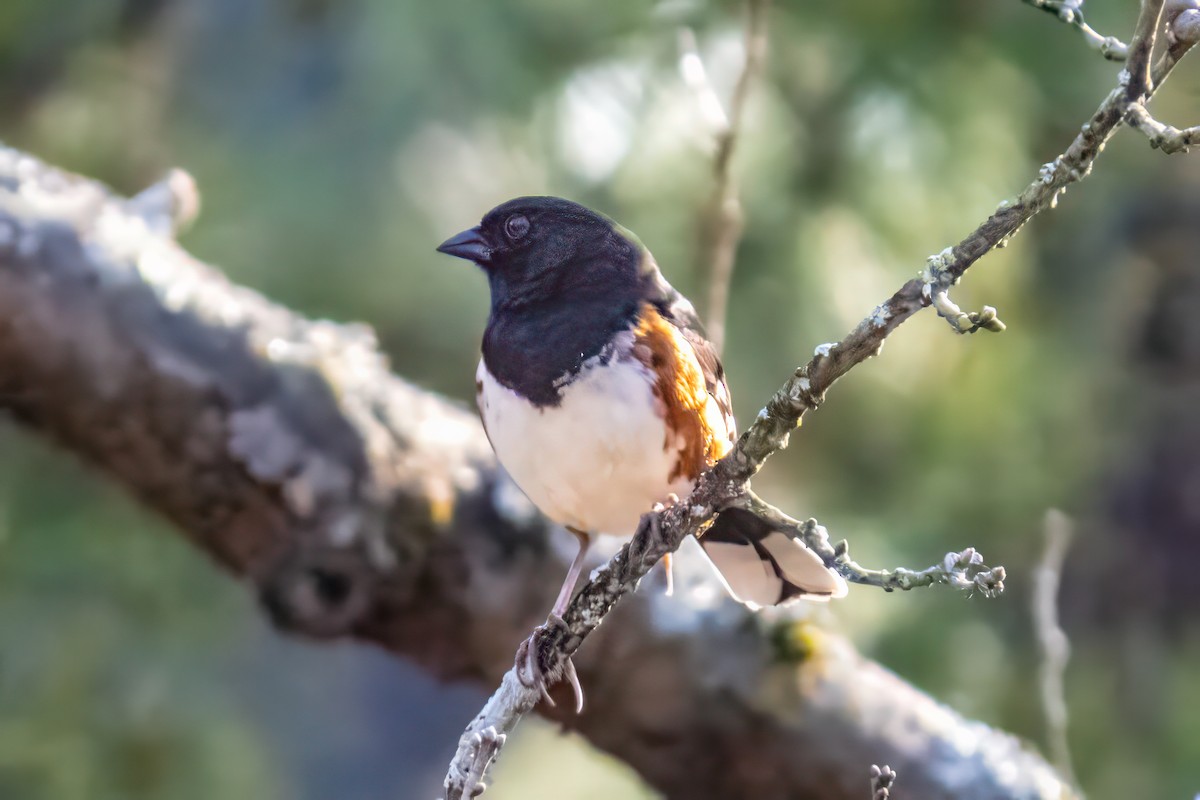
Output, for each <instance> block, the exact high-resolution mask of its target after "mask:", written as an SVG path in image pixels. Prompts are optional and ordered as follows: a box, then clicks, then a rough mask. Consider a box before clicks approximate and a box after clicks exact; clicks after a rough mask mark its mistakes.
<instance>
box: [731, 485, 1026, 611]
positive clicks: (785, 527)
mask: <svg viewBox="0 0 1200 800" xmlns="http://www.w3.org/2000/svg"><path fill="white" fill-rule="evenodd" d="M738 505H740V506H741V507H742V508H745V509H747V510H750V511H753V512H754V513H755V514H756V515H757V516H758V517H759V518H760V519H762V520H764V521H765V522H767V523H768V524H770V525H772V526H774V527H775V528H776V529H778V530H781V531H785V532H786V533H788V534H789V535H791V536H794V537H796V538H798V539H800V540H801V541H802V542H804V544H805V545H806V546H807V547H808V549H810V550H812V551H813V552H814V553H816V554H817V555H819V556H820V557H821V558H822V559H824V561H825V565H826V566H827V567H829V568H830V569H834V570H837V571H838V572H839V573H840V574H841V575H842V577H844V578H845V579H846V580H848V581H850V582H851V583H857V584H860V585H862V586H875V587H877V588H879V589H883V590H884V591H885V592H891V591H895V590H897V589H899V590H901V591H905V592H907V591H909V590H911V589H919V588H923V587H926V586H934V585H937V584H944V585H947V586H950V587H952V588H955V589H959V590H962V591H965V592H969V593H973V592H979V593H980V594H982V595H983V596H984V597H994V596H995V595H998V594H1000V593H1001V592H1003V591H1004V579H1005V577H1006V575H1005V572H1004V567H989V566H987V565H986V564H984V563H983V556H982V555H981V554H980V553H979V552H977V551H976V550H975V548H973V547H968V548H967V549H966V550H963V551H962V552H959V553H947V554H946V555H945V557H944V558H943V559H942V561H941V563H939V564H934V565H933V566H931V567H927V568H925V569H922V570H912V569H906V568H904V567H897V568H896V569H867V568H866V567H863V566H861V565H859V564H858V563H857V562H855V561H854V560H853V559H851V558H850V546H849V544H848V543H847V542H846V541H845V540H842V541H840V542H838V543H837V544H836V545H835V544H831V543H830V541H829V532H828V531H826V530H825V527H824V526H823V525H820V524H818V523H817V521H816V520H815V519H809V520H806V521H804V522H800V521H798V520H795V519H792V518H791V517H789V516H788V515H787V514H785V513H783V512H782V511H780V510H779V509H778V508H775V507H774V506H772V505H770V504H769V503H766V502H764V501H763V500H762V499H761V498H759V497H758V496H757V495H755V494H754V493H753V492H748V493H747V495H746V497H744V498H742V499H741V500H740V501H739V502H738Z"/></svg>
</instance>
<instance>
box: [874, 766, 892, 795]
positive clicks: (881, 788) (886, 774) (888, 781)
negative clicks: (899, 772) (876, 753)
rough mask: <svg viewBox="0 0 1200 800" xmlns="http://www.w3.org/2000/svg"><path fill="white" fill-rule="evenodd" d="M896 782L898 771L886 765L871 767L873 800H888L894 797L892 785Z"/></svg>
mask: <svg viewBox="0 0 1200 800" xmlns="http://www.w3.org/2000/svg"><path fill="white" fill-rule="evenodd" d="M895 782H896V771H895V770H894V769H892V768H891V767H889V766H888V765H887V764H884V765H883V766H882V767H879V766H877V765H875V764H872V765H871V800H888V798H889V797H891V795H892V784H894V783H895Z"/></svg>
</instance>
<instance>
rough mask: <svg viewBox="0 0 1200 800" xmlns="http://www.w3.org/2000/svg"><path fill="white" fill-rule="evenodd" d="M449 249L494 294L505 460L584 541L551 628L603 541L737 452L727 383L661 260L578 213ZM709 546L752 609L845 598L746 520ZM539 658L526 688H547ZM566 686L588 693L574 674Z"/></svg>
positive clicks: (553, 207) (547, 510) (525, 206)
mask: <svg viewBox="0 0 1200 800" xmlns="http://www.w3.org/2000/svg"><path fill="white" fill-rule="evenodd" d="M438 250H439V251H441V252H443V253H447V254H449V255H452V256H458V257H459V258H464V259H468V260H470V261H474V262H475V263H476V264H478V265H479V266H480V267H482V268H483V271H484V273H486V275H487V277H488V284H489V286H490V287H491V296H492V303H491V314H490V316H489V317H488V324H487V329H486V331H485V333H484V335H483V358H482V359H481V360H480V362H479V368H478V371H477V372H476V377H475V388H476V399H477V401H478V403H479V411H480V415H481V417H482V418H483V425H484V428H485V430H486V431H487V435H488V439H489V440H490V441H491V443H492V447H493V449H494V450H495V451H496V456H497V457H498V458H499V459H500V463H501V464H502V465H503V466H504V468H505V470H507V471H508V473H509V475H511V476H512V478H513V480H514V481H515V482H516V484H517V485H518V486H519V487H520V488H521V490H522V491H524V492H525V494H526V495H528V496H529V499H530V500H532V501H533V503H534V504H535V505H536V506H537V507H538V508H539V509H541V511H542V513H544V514H545V515H546V516H547V517H549V518H550V519H552V520H554V521H555V522H558V523H560V524H561V525H564V526H565V527H566V528H567V530H569V531H571V532H572V533H573V534H575V536H576V537H577V538H578V540H579V552H578V555H576V557H575V560H574V562H573V563H572V564H571V568H570V570H569V571H568V572H567V577H566V580H565V581H564V582H563V586H562V590H561V591H560V592H559V595H558V600H557V602H555V604H554V609H553V610H552V611H551V612H550V619H551V620H552V621H553V620H556V619H557V618H558V617H560V616H561V614H562V613H563V612H564V611H565V610H566V607H567V604H568V603H569V601H570V599H571V596H572V593H573V590H574V588H575V583H576V581H577V580H578V577H579V572H580V570H581V568H582V566H583V561H584V556H585V555H586V554H587V550H588V545H589V543H590V542H591V538H592V536H593V535H596V534H601V533H605V534H613V535H617V536H623V537H629V536H631V535H632V534H633V533H634V531H635V530H636V529H637V526H638V521H639V519H640V517H641V516H642V515H643V514H645V513H646V512H648V511H650V510H651V508H652V507H653V506H654V505H655V504H657V503H664V502H668V501H669V500H670V499H671V498H672V496H676V497H686V496H687V494H688V493H689V492H690V491H691V489H692V485H693V483H694V482H695V480H696V478H697V476H698V475H699V474H700V473H701V472H702V471H703V470H704V469H706V468H708V467H709V466H711V465H712V464H713V463H714V462H715V461H716V460H717V459H719V458H721V456H723V455H725V453H726V452H728V451H729V449H730V447H732V444H733V442H734V439H735V430H734V419H733V412H732V408H731V405H730V399H729V389H728V387H727V386H726V385H725V371H724V369H723V368H722V367H721V362H720V360H719V359H718V358H717V354H716V352H715V351H714V349H713V347H712V345H711V344H710V343H709V342H708V340H707V339H705V338H704V332H703V329H702V328H701V325H700V321H699V319H698V318H697V316H696V312H695V310H694V309H693V308H692V304H691V303H689V302H688V300H687V298H685V297H684V296H683V295H681V294H680V293H679V292H677V291H675V289H674V288H672V287H671V285H670V284H669V283H667V281H666V279H665V278H663V276H662V273H661V272H660V271H659V269H658V265H657V264H656V263H655V261H654V257H653V256H652V255H650V251H649V250H647V249H646V247H645V246H644V245H643V244H642V243H641V242H640V241H639V240H638V239H637V237H636V236H634V235H633V234H632V233H630V232H629V231H627V230H626V229H624V228H622V227H621V226H620V225H618V224H616V223H614V222H613V221H612V220H610V219H608V218H607V217H604V216H603V215H601V214H598V213H596V212H594V211H591V210H590V209H588V208H585V207H584V206H581V205H579V204H578V203H573V202H570V201H569V200H563V199H561V198H557V197H520V198H517V199H515V200H510V201H509V202H507V203H504V204H503V205H500V206H497V207H496V208H494V209H492V210H491V211H489V212H488V213H487V215H486V216H484V218H483V222H482V223H480V224H479V225H478V226H477V227H474V228H471V229H470V230H466V231H463V232H462V233H460V234H458V235H457V236H454V237H452V238H450V239H448V240H446V241H445V242H443V243H442V245H441V246H440V247H438ZM700 544H701V546H702V547H703V549H704V552H705V553H706V554H707V555H708V558H709V559H710V560H711V561H712V563H713V566H714V567H715V568H716V571H717V574H718V576H720V578H721V581H722V583H723V584H724V585H725V588H726V589H728V590H729V593H730V594H732V595H733V596H734V597H735V598H736V599H738V600H740V601H741V602H743V603H745V604H746V605H748V606H751V607H759V606H766V605H777V604H779V603H785V602H787V601H789V600H792V599H794V598H798V597H808V598H811V599H822V600H823V599H827V598H830V597H841V596H842V595H844V594H845V593H846V584H845V581H843V580H842V578H841V576H839V575H838V574H837V573H836V572H834V571H832V570H829V569H828V568H826V566H825V564H824V563H823V562H822V561H821V559H820V558H819V557H817V555H816V554H815V553H813V552H812V551H811V550H809V549H808V548H806V547H805V546H804V545H803V544H802V543H801V542H800V541H798V540H796V539H793V538H792V537H790V536H788V535H786V534H784V533H782V532H780V531H778V530H774V529H772V528H771V527H770V526H768V525H766V524H764V523H762V522H761V521H759V520H758V519H757V518H755V517H753V516H751V515H750V514H749V512H746V511H741V510H737V509H731V510H728V511H724V512H722V513H721V514H720V515H719V516H718V517H717V519H716V520H715V521H714V522H713V524H712V526H711V527H709V528H708V529H707V530H706V531H705V532H704V533H703V534H702V536H701V537H700ZM532 649H533V648H532V647H526V651H527V656H528V657H527V661H528V664H526V666H525V669H524V670H522V672H524V673H525V675H523V676H522V680H523V681H526V682H528V681H530V680H532V681H535V682H536V684H537V685H538V686H539V687H541V688H543V689H544V679H543V678H542V676H541V675H540V672H539V669H538V665H537V659H536V657H534V655H533V654H532ZM518 662H520V659H518ZM568 677H569V678H571V680H572V683H573V684H577V680H576V679H575V677H574V670H573V668H569V669H568ZM531 685H532V684H531ZM576 692H577V702H579V701H581V698H582V695H581V694H579V692H578V688H577V686H576Z"/></svg>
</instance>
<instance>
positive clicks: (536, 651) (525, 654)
mask: <svg viewBox="0 0 1200 800" xmlns="http://www.w3.org/2000/svg"><path fill="white" fill-rule="evenodd" d="M553 628H562V629H567V623H566V622H564V621H563V618H562V617H560V616H559V615H558V614H553V613H552V614H550V616H549V617H547V618H546V624H545V625H539V626H537V627H536V628H534V630H533V633H531V634H530V635H529V638H528V639H526V640H525V641H523V642H521V645H520V647H518V648H517V660H516V663H515V664H514V665H513V666H514V668H515V669H516V671H517V680H519V681H520V682H521V685H523V686H525V687H527V688H529V689H537V690H538V691H539V692H541V695H542V697H543V698H545V700H546V702H547V703H549V704H550V705H555V703H554V700H553V699H552V698H551V697H550V693H549V692H548V691H546V689H547V687H548V686H550V685H551V684H552V683H554V682H555V681H558V680H562V679H565V680H567V681H568V682H569V683H570V684H571V690H572V691H573V692H574V694H575V713H576V714H579V713H582V712H583V687H582V686H580V685H579V673H578V672H576V671H575V664H574V662H572V661H571V659H570V657H567V658H566V659H564V660H563V662H562V665H561V666H560V667H558V669H556V670H547V669H546V668H545V667H544V666H543V665H542V654H541V650H540V648H539V646H538V645H539V643H540V642H541V640H542V639H543V635H544V634H546V633H548V632H549V631H550V630H551V629H553Z"/></svg>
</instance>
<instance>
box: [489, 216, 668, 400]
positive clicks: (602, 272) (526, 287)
mask: <svg viewBox="0 0 1200 800" xmlns="http://www.w3.org/2000/svg"><path fill="white" fill-rule="evenodd" d="M605 244H606V245H607V247H602V248H597V250H595V251H592V252H590V253H587V254H583V255H578V254H577V255H576V256H575V257H574V258H572V259H571V261H570V263H567V264H562V265H559V266H558V268H556V269H554V270H553V271H552V272H550V273H547V274H546V275H545V276H544V277H546V278H547V280H546V281H544V282H543V281H529V280H528V279H525V280H522V281H520V282H518V283H510V282H509V281H507V280H506V278H505V276H504V275H492V276H489V277H490V278H491V280H490V283H491V290H492V310H491V315H490V316H489V318H488V326H487V330H486V331H485V332H484V335H483V360H484V363H485V364H486V365H487V368H488V370H489V371H490V372H491V373H492V375H493V376H494V377H495V378H496V380H498V381H499V382H500V383H501V384H502V385H504V386H506V387H508V388H509V389H512V390H513V391H514V392H517V393H518V394H520V395H521V396H523V397H525V398H527V399H529V400H530V401H531V402H532V403H533V404H534V405H537V406H540V407H546V406H556V405H558V404H559V402H560V401H561V399H562V389H563V387H564V386H566V385H567V384H568V383H570V382H571V380H572V379H573V378H574V377H575V376H576V375H578V374H579V371H580V369H581V367H582V366H583V364H584V363H585V362H587V361H588V360H589V359H593V358H596V357H597V356H599V357H600V358H601V360H603V359H605V358H608V357H611V355H612V354H611V352H607V351H606V348H608V346H609V344H610V343H611V342H612V341H613V339H614V337H615V336H616V335H617V334H618V333H620V332H621V331H625V330H629V329H630V328H632V326H633V325H634V324H635V322H636V320H637V317H638V313H639V311H640V307H641V304H642V302H643V300H644V293H645V288H644V280H643V276H642V275H640V274H639V273H640V269H639V266H640V261H641V252H640V251H639V250H638V248H637V247H635V246H634V245H633V244H632V243H629V242H626V241H624V240H623V239H620V238H617V237H612V238H611V239H609V241H608V242H606V243H605ZM614 245H615V246H614Z"/></svg>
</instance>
